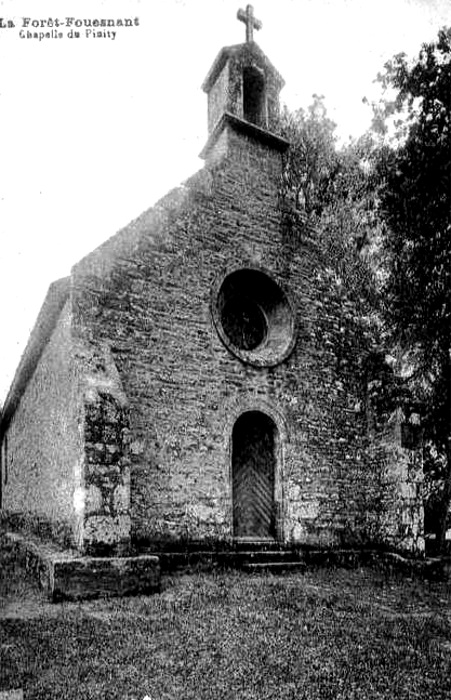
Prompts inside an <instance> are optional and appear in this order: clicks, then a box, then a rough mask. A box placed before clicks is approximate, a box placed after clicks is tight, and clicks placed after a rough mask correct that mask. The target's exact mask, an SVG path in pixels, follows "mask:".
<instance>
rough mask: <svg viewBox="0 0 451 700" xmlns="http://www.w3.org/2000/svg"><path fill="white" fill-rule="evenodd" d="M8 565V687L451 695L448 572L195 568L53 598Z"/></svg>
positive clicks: (87, 694) (30, 695)
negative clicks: (431, 575) (148, 584)
mask: <svg viewBox="0 0 451 700" xmlns="http://www.w3.org/2000/svg"><path fill="white" fill-rule="evenodd" d="M2 563H3V566H2V568H1V571H2V574H1V575H0V595H3V601H4V605H3V612H1V611H0V651H3V655H4V660H3V664H1V663H0V669H3V670H0V690H2V689H3V688H8V687H22V688H24V691H25V698H26V699H27V700H29V699H33V700H34V699H37V698H42V699H44V698H45V700H52V699H53V698H64V699H66V698H67V699H71V698H74V699H75V698H77V699H84V698H98V699H99V700H100V699H102V700H105V699H107V698H108V699H111V700H113V699H114V700H115V699H119V698H121V699H128V700H132V699H134V700H143V698H144V697H145V696H148V697H149V698H151V700H172V699H177V700H189V699H191V698H193V699H194V698H196V700H204V699H207V698H208V699H213V698H214V699H217V698H218V699H222V698H224V699H229V698H230V700H232V699H233V700H235V699H237V700H241V699H242V700H245V699H246V700H248V699H249V700H251V699H252V700H253V699H254V698H255V699H256V700H257V699H258V700H266V699H267V698H277V699H278V700H284V699H285V698H286V699H287V700H288V699H292V698H293V699H294V698H296V700H298V699H299V700H302V699H305V700H314V699H315V700H316V699H318V700H319V699H321V700H328V699H330V700H332V699H333V700H344V699H346V700H353V699H360V698H361V699H362V700H363V699H365V700H371V699H376V698H396V700H407V699H409V700H413V699H414V698H421V699H426V700H427V699H428V698H431V699H432V698H434V700H437V699H440V698H449V697H451V673H450V672H451V667H450V666H451V664H450V659H451V612H450V609H449V602H450V590H449V587H448V586H447V585H446V584H443V583H442V584H439V583H435V584H428V583H424V582H419V581H411V580H405V579H402V578H395V577H391V578H387V577H386V576H385V575H384V574H381V573H377V572H375V571H372V570H370V569H357V570H352V571H349V570H344V569H318V570H316V571H310V572H308V573H306V574H296V575H285V576H277V577H266V576H250V575H246V574H241V573H233V572H232V573H224V574H218V573H216V574H193V575H189V576H188V575H181V576H178V577H173V578H172V579H170V578H167V579H165V581H164V588H163V591H162V593H161V594H158V595H154V596H149V597H145V596H141V597H136V598H126V599H111V600H98V601H90V602H83V603H66V604H58V605H51V604H45V603H44V602H43V600H42V597H41V595H40V594H39V592H38V591H37V589H36V587H35V586H34V584H32V583H31V582H30V581H27V580H26V579H24V577H23V572H22V571H21V569H20V567H18V565H17V563H16V562H14V561H13V559H12V558H11V555H10V553H8V552H6V553H3V557H2ZM2 674H3V675H2ZM8 674H9V675H8ZM2 679H3V680H2ZM2 682H3V685H2Z"/></svg>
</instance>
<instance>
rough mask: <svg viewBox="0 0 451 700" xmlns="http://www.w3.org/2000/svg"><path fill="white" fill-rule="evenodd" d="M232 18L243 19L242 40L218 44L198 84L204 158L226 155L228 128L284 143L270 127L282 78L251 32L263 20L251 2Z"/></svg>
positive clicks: (274, 123) (277, 145) (273, 143)
mask: <svg viewBox="0 0 451 700" xmlns="http://www.w3.org/2000/svg"><path fill="white" fill-rule="evenodd" d="M237 18H238V19H239V20H240V21H242V22H244V23H245V25H246V41H245V42H244V43H243V44H235V45H234V46H226V47H224V48H223V49H221V51H220V52H219V54H218V56H217V57H216V59H215V61H214V63H213V65H212V67H211V69H210V71H209V73H208V75H207V77H206V78H205V80H204V82H203V85H202V89H203V90H204V92H206V93H207V95H208V134H209V138H208V141H207V143H206V145H205V147H204V149H203V151H202V153H201V157H202V158H205V159H206V160H207V162H208V161H211V160H213V161H216V160H217V159H218V158H219V157H221V156H224V155H230V152H229V151H230V149H227V148H226V141H227V137H226V134H227V132H229V131H230V130H233V131H234V133H235V134H236V133H241V134H246V135H247V136H248V137H250V138H251V139H252V140H257V141H260V142H264V143H265V144H266V146H268V145H270V146H271V147H273V148H275V149H277V150H279V151H280V152H283V151H284V150H285V149H286V148H287V147H288V142H287V141H286V140H285V139H283V138H281V137H280V136H278V135H277V133H275V132H276V130H277V125H278V118H279V93H280V90H281V89H282V87H283V86H284V80H283V78H282V77H281V75H280V74H279V73H278V72H277V70H276V69H275V68H274V66H273V65H272V64H271V62H270V61H269V59H268V58H267V56H266V55H265V54H264V53H263V51H262V50H261V49H260V47H259V46H258V44H257V43H256V42H255V41H254V35H253V32H254V30H259V29H261V27H262V23H261V22H260V21H259V20H257V19H256V18H255V17H254V12H253V8H252V5H247V7H246V10H239V11H238V14H237Z"/></svg>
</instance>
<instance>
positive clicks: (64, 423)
mask: <svg viewBox="0 0 451 700" xmlns="http://www.w3.org/2000/svg"><path fill="white" fill-rule="evenodd" d="M80 418H81V417H80V404H79V401H78V388H77V378H76V375H75V369H74V363H73V353H72V343H71V315H70V304H69V302H67V303H66V305H65V307H64V309H63V310H62V311H61V314H60V316H59V319H58V321H57V324H56V326H55V328H54V330H53V333H52V335H51V337H50V339H49V341H48V343H47V344H46V346H45V348H44V350H43V352H42V355H41V357H40V359H39V362H38V365H37V367H36V369H35V371H34V373H33V376H32V377H31V379H30V380H29V382H28V384H27V386H26V388H25V391H24V393H23V395H22V397H21V399H20V402H19V405H18V407H17V408H16V410H15V412H14V415H13V417H12V419H11V422H10V424H9V426H8V429H7V432H6V435H5V436H4V438H3V445H2V478H3V489H2V510H3V512H4V513H5V514H6V515H7V516H8V518H10V519H13V520H16V521H17V522H18V524H20V525H21V526H25V527H27V528H31V529H32V530H35V531H37V532H39V534H41V535H43V534H45V533H47V534H48V535H50V536H52V537H53V538H55V539H57V540H59V541H60V542H63V543H65V544H69V543H70V544H73V543H76V542H77V541H78V539H79V530H80V522H79V518H78V515H77V512H76V510H75V509H74V494H75V491H76V489H77V488H79V487H80V484H81V480H82V471H83V469H82V463H83V455H84V449H83V440H82V435H81V432H80Z"/></svg>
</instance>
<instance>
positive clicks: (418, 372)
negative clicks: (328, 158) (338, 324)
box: [377, 29, 451, 548]
mask: <svg viewBox="0 0 451 700" xmlns="http://www.w3.org/2000/svg"><path fill="white" fill-rule="evenodd" d="M380 80H381V82H382V83H383V85H384V86H386V87H392V88H394V89H395V90H396V92H397V94H396V98H395V99H394V100H392V101H390V102H387V103H386V105H385V110H384V113H383V114H382V120H381V113H380V112H379V113H378V115H377V119H378V121H379V126H380V125H382V127H383V129H385V130H386V129H387V124H388V122H389V120H390V119H393V117H396V121H395V127H396V129H397V132H396V135H397V136H398V145H397V146H390V147H385V148H382V149H381V151H380V155H379V173H380V176H381V179H382V182H383V185H382V187H381V190H380V199H381V208H382V212H383V216H384V219H385V221H386V223H387V230H386V234H385V245H386V250H387V253H388V269H389V273H388V279H387V282H386V286H385V291H386V304H385V311H386V317H387V319H388V322H389V324H391V325H392V328H393V331H394V337H396V339H397V340H398V341H399V342H400V344H401V346H402V347H403V349H404V350H406V351H407V350H408V351H409V354H410V360H411V366H412V378H413V379H414V380H415V382H416V386H417V389H418V390H419V391H420V392H421V394H422V397H423V400H424V407H425V413H424V430H425V438H426V442H427V445H428V453H429V456H430V455H431V454H434V455H435V458H434V459H432V463H433V464H434V465H435V468H437V465H439V467H438V472H439V474H440V476H441V477H442V479H443V488H442V492H441V499H440V504H439V513H438V518H437V523H436V525H437V535H438V540H439V543H440V546H441V548H443V546H444V542H445V532H446V527H447V517H448V512H449V506H450V502H451V354H450V353H451V165H450V161H451V140H450V138H451V137H450V119H451V30H450V29H443V30H441V31H440V32H439V34H438V39H437V40H436V41H434V42H432V43H429V44H424V45H423V47H422V49H421V51H420V54H419V56H418V58H417V59H416V61H415V62H414V63H413V64H409V62H408V61H407V59H406V56H405V55H403V54H401V55H398V56H396V57H395V58H394V59H393V60H392V61H390V62H389V63H388V64H387V65H386V67H385V73H384V74H383V75H381V76H380Z"/></svg>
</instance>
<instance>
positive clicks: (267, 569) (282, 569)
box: [240, 559, 307, 574]
mask: <svg viewBox="0 0 451 700" xmlns="http://www.w3.org/2000/svg"><path fill="white" fill-rule="evenodd" d="M240 568H241V570H242V571H245V572H246V573H248V574H258V573H269V574H282V573H288V572H290V571H305V569H306V568H307V567H306V564H305V562H303V561H301V560H300V559H297V560H287V561H266V562H265V561H259V562H245V563H243V564H242V565H241V567H240Z"/></svg>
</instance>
